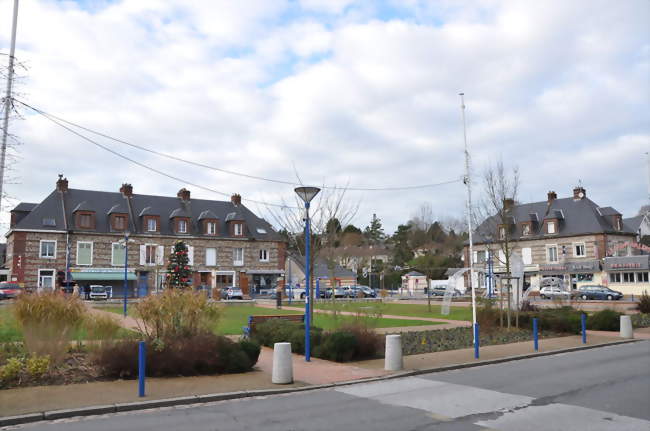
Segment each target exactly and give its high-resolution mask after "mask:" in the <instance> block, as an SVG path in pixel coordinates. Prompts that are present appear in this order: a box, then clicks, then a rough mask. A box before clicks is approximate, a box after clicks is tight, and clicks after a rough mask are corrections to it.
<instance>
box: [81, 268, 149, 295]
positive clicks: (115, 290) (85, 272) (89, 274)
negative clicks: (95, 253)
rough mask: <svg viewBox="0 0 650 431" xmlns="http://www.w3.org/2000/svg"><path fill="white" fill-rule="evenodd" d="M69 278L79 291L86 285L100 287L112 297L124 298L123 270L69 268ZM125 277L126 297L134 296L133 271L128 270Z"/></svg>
mask: <svg viewBox="0 0 650 431" xmlns="http://www.w3.org/2000/svg"><path fill="white" fill-rule="evenodd" d="M70 276H71V277H72V280H73V281H74V282H76V283H77V285H78V286H79V289H80V290H81V291H83V288H84V287H85V286H86V285H88V286H92V285H100V286H105V287H107V288H110V291H111V296H112V297H122V296H124V269H117V268H70ZM126 276H127V296H129V297H134V296H136V285H137V281H138V277H137V276H136V273H135V271H133V270H129V271H127V273H126Z"/></svg>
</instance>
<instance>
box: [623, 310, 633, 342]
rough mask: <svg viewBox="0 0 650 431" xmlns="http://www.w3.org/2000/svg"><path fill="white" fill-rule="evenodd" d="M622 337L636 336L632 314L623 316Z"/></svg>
mask: <svg viewBox="0 0 650 431" xmlns="http://www.w3.org/2000/svg"><path fill="white" fill-rule="evenodd" d="M621 338H634V331H633V330H632V318H631V317H630V316H626V315H623V316H621Z"/></svg>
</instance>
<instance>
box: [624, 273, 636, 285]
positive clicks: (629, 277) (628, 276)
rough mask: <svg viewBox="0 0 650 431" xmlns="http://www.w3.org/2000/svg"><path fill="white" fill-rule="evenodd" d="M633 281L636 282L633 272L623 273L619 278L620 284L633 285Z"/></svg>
mask: <svg viewBox="0 0 650 431" xmlns="http://www.w3.org/2000/svg"><path fill="white" fill-rule="evenodd" d="M626 279H627V280H626ZM634 280H636V275H634V273H633V272H629V271H625V272H623V275H622V276H621V283H634Z"/></svg>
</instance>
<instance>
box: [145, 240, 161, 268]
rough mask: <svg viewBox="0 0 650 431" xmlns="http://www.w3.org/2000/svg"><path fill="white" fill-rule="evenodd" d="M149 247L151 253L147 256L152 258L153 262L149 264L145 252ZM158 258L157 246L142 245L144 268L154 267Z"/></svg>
mask: <svg viewBox="0 0 650 431" xmlns="http://www.w3.org/2000/svg"><path fill="white" fill-rule="evenodd" d="M149 247H153V253H149V256H150V257H151V258H152V260H153V262H149V261H148V259H147V250H149ZM157 256H158V244H150V243H147V244H144V265H145V266H156V261H157V260H158V259H157Z"/></svg>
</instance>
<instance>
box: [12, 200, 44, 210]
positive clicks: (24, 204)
mask: <svg viewBox="0 0 650 431" xmlns="http://www.w3.org/2000/svg"><path fill="white" fill-rule="evenodd" d="M37 206H38V204H34V203H29V202H21V203H19V204H18V205H16V208H14V209H12V211H26V212H29V211H31V210H33V209H34V208H36V207H37Z"/></svg>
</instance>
